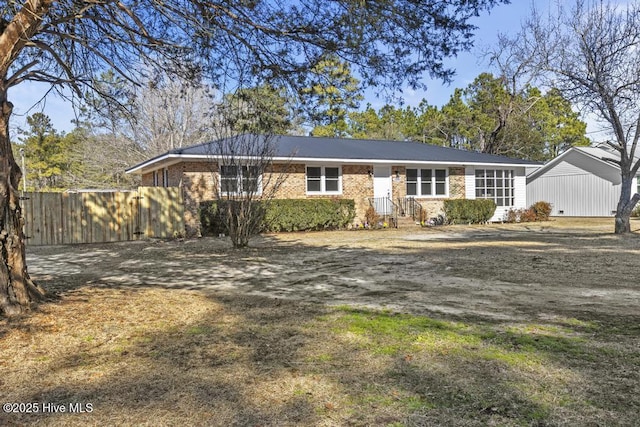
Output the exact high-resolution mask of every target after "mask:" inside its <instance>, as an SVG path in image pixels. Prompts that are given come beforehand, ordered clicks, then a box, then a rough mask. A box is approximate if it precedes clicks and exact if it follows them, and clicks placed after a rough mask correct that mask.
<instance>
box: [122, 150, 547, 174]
mask: <svg viewBox="0 0 640 427" xmlns="http://www.w3.org/2000/svg"><path fill="white" fill-rule="evenodd" d="M219 157H220V156H215V155H203V154H165V155H163V156H160V157H157V158H155V159H151V160H147V161H146V162H144V163H141V164H139V165H138V166H135V167H133V168H131V169H127V170H126V171H125V172H126V173H137V172H139V173H143V172H144V169H149V170H156V169H158V167H153V168H151V167H150V166H152V165H156V164H158V163H162V164H164V163H166V162H165V161H166V160H170V159H171V160H174V161H173V162H170V163H169V164H175V163H178V161H179V160H198V161H210V160H213V159H216V158H219ZM237 158H238V159H240V160H242V159H251V156H238V157H237ZM272 161H273V162H274V163H279V162H290V163H342V164H356V165H360V164H365V165H372V164H381V165H447V166H461V167H463V166H465V165H472V166H491V167H524V168H526V167H536V165H535V164H529V163H526V164H522V163H490V162H468V161H467V162H453V161H434V160H402V159H392V160H381V159H336V158H329V157H327V158H320V157H293V156H292V157H273V159H272Z"/></svg>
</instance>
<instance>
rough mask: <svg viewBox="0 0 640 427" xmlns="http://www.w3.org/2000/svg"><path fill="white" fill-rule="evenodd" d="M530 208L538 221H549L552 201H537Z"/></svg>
mask: <svg viewBox="0 0 640 427" xmlns="http://www.w3.org/2000/svg"><path fill="white" fill-rule="evenodd" d="M529 209H531V210H532V211H533V213H534V214H535V215H536V219H535V220H536V221H548V220H549V216H551V203H549V202H544V201H539V202H535V203H534V204H532V205H531V206H530V207H529Z"/></svg>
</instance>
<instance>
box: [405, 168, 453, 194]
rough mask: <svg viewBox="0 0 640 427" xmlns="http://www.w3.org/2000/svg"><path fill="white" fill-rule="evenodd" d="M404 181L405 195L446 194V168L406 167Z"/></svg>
mask: <svg viewBox="0 0 640 427" xmlns="http://www.w3.org/2000/svg"><path fill="white" fill-rule="evenodd" d="M406 183H407V196H416V197H420V196H422V197H430V196H446V195H447V170H446V169H411V168H407V180H406Z"/></svg>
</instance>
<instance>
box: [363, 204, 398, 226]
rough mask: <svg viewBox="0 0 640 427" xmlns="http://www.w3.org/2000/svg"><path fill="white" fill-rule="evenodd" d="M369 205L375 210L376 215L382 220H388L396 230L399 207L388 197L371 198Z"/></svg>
mask: <svg viewBox="0 0 640 427" xmlns="http://www.w3.org/2000/svg"><path fill="white" fill-rule="evenodd" d="M369 205H370V206H371V207H373V209H375V211H376V213H377V214H378V215H380V216H381V217H382V218H383V219H385V220H386V219H387V218H388V219H389V220H390V221H391V223H392V224H393V227H394V228H398V212H399V211H400V208H399V206H398V205H397V204H396V203H395V202H394V201H393V200H392V199H391V198H390V197H371V198H369Z"/></svg>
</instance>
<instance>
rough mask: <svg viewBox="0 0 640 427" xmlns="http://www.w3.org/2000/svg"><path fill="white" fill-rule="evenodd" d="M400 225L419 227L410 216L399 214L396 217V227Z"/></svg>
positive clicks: (400, 226)
mask: <svg viewBox="0 0 640 427" xmlns="http://www.w3.org/2000/svg"><path fill="white" fill-rule="evenodd" d="M402 227H420V224H419V223H416V221H415V220H414V219H413V218H411V217H410V216H401V217H398V228H402Z"/></svg>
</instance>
